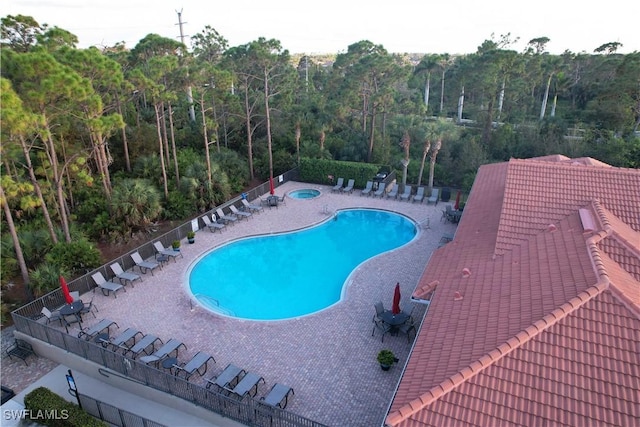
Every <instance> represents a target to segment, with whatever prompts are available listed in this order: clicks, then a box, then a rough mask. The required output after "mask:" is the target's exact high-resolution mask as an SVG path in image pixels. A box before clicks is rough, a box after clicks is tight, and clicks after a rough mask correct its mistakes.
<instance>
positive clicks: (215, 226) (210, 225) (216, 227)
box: [202, 215, 224, 233]
mask: <svg viewBox="0 0 640 427" xmlns="http://www.w3.org/2000/svg"><path fill="white" fill-rule="evenodd" d="M202 222H204V225H206V226H207V228H209V231H210V232H212V233H215V232H216V230H218V231H220V232H222V229H223V228H224V224H220V223H218V222H216V221H215V219H214V222H211V220H210V219H209V216H207V215H205V216H203V217H202Z"/></svg>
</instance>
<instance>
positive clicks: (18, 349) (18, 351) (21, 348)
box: [3, 338, 35, 424]
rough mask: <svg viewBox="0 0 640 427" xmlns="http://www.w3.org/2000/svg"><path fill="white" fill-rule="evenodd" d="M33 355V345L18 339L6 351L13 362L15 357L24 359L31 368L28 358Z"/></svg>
mask: <svg viewBox="0 0 640 427" xmlns="http://www.w3.org/2000/svg"><path fill="white" fill-rule="evenodd" d="M32 354H35V353H34V352H33V347H31V344H29V343H28V342H26V341H24V340H21V339H18V338H16V339H15V340H14V342H13V344H12V345H11V347H9V348H7V350H6V355H7V356H9V359H11V360H13V358H14V356H15V357H17V358H18V359H22V361H23V362H24V364H25V365H27V366H29V364H28V363H27V357H29V356H30V355H32ZM3 389H4V387H3ZM3 395H4V393H3ZM3 397H4V396H3ZM20 424H22V423H20Z"/></svg>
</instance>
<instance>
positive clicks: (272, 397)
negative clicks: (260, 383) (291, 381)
mask: <svg viewBox="0 0 640 427" xmlns="http://www.w3.org/2000/svg"><path fill="white" fill-rule="evenodd" d="M290 394H295V393H294V392H293V389H292V388H291V387H289V386H286V385H283V384H280V383H275V384H274V385H273V387H271V390H269V393H267V395H266V396H264V397H263V398H261V399H260V401H261V402H264V403H266V404H267V405H271V406H277V407H278V408H281V409H284V408H286V407H287V403H289V395H290ZM283 402H284V404H283Z"/></svg>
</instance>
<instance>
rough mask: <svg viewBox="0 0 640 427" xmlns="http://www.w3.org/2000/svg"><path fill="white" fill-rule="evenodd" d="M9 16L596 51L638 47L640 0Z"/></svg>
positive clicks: (243, 36) (406, 44)
mask: <svg viewBox="0 0 640 427" xmlns="http://www.w3.org/2000/svg"><path fill="white" fill-rule="evenodd" d="M0 11H1V12H2V16H3V17H4V16H7V15H17V14H22V15H28V16H32V17H33V18H35V19H36V21H38V23H40V24H45V23H46V24H49V26H50V27H53V26H58V27H60V28H63V29H65V30H67V31H70V32H71V33H73V34H75V35H76V36H77V37H78V39H79V45H78V47H80V48H85V47H88V46H92V45H95V46H98V47H101V46H112V45H114V44H115V43H117V42H120V41H124V42H125V43H126V46H127V47H129V48H133V47H134V46H135V45H136V44H137V43H138V42H139V41H140V40H141V39H142V38H143V37H145V36H146V35H147V34H149V33H156V34H159V35H161V36H163V37H170V38H175V39H179V36H180V30H179V26H178V12H180V11H181V12H182V22H183V32H184V35H185V37H186V39H185V41H186V42H187V45H188V46H191V45H190V36H192V35H194V34H197V33H198V32H200V31H202V30H203V29H204V27H205V25H210V26H211V27H213V28H215V29H216V30H217V31H218V32H219V33H220V34H221V35H222V36H223V37H224V38H226V39H227V40H228V41H229V45H230V46H238V45H241V44H245V43H248V42H250V41H253V40H256V39H258V38H259V37H265V38H268V39H272V38H273V39H277V40H279V41H280V42H281V44H282V47H283V48H285V49H288V50H289V52H291V53H339V52H346V51H347V48H348V46H349V45H350V44H353V43H356V42H358V41H361V40H369V41H371V42H373V43H375V44H381V45H383V46H384V47H385V48H386V49H387V50H388V51H390V52H412V53H450V54H456V53H473V52H475V51H476V50H477V47H478V46H479V45H480V44H482V42H483V41H484V40H488V39H491V38H492V34H494V39H495V40H498V39H499V38H500V35H502V34H507V33H511V36H512V38H513V39H516V38H519V42H517V43H516V44H514V45H513V46H512V48H513V49H515V50H517V51H522V50H523V49H524V47H525V46H526V44H527V42H528V41H529V40H531V39H534V38H538V37H548V38H549V39H550V42H549V43H548V45H547V51H548V52H551V53H554V54H559V53H562V52H564V51H565V50H570V51H572V52H576V53H577V52H587V53H592V52H593V50H594V49H596V48H597V47H599V46H601V45H603V44H605V43H609V42H619V43H622V45H623V47H622V48H621V49H619V50H618V52H619V53H630V52H633V51H640V26H639V25H638V19H639V16H640V2H639V1H637V0H636V1H633V0H631V1H628V0H624V1H623V0H608V1H604V2H598V3H597V6H596V3H595V2H577V1H571V0H537V1H527V2H523V1H518V0H515V1H514V0H457V1H438V2H432V1H428V0H386V1H381V0H367V1H364V0H340V1H338V0H321V1H294V0H266V1H265V0H262V1H255V0H253V1H249V0H227V1H211V0H209V1H207V0H197V1H196V0H151V1H149V0H147V1H142V0H105V1H101V2H95V1H91V0H2V2H1V5H0Z"/></svg>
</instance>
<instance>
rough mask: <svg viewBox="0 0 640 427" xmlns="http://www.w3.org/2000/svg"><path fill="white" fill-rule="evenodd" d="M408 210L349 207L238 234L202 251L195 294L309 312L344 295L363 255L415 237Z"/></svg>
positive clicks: (222, 306)
mask: <svg viewBox="0 0 640 427" xmlns="http://www.w3.org/2000/svg"><path fill="white" fill-rule="evenodd" d="M416 235H417V228H416V226H415V224H414V222H413V221H411V220H410V219H408V218H407V217H405V216H403V215H400V214H397V213H393V212H388V211H382V210H374V209H349V210H342V211H339V212H337V213H336V214H335V215H334V216H333V217H331V218H330V219H329V220H327V221H325V222H323V223H321V224H319V225H316V226H313V227H310V228H306V229H302V230H298V231H295V232H289V233H282V234H275V235H263V236H255V237H249V238H245V239H241V240H237V241H234V242H231V243H229V244H226V245H224V246H221V247H219V248H216V249H214V250H212V251H211V252H209V253H207V254H205V255H203V256H202V257H200V258H199V259H198V260H197V261H196V262H195V263H194V265H193V267H192V268H191V269H190V271H189V273H188V283H189V289H188V291H190V292H191V294H192V297H193V298H194V299H195V300H197V301H198V302H199V303H200V304H201V305H202V306H204V307H205V308H208V309H210V310H211V311H214V312H217V313H220V314H223V315H228V316H232V317H237V318H241V319H252V320H282V319H289V318H295V317H299V316H304V315H308V314H311V313H315V312H318V311H320V310H323V309H325V308H327V307H329V306H331V305H333V304H335V303H337V302H338V301H340V299H341V297H342V294H343V292H344V289H343V288H344V285H345V283H346V281H347V279H348V277H349V275H350V274H351V272H352V271H353V270H354V269H355V268H356V267H357V266H358V265H360V264H361V263H362V262H363V261H365V260H367V259H369V258H371V257H374V256H376V255H379V254H381V253H383V252H387V251H390V250H392V249H396V248H398V247H400V246H403V245H405V244H406V243H408V242H410V241H411V240H413V238H414V237H415V236H416Z"/></svg>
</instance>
